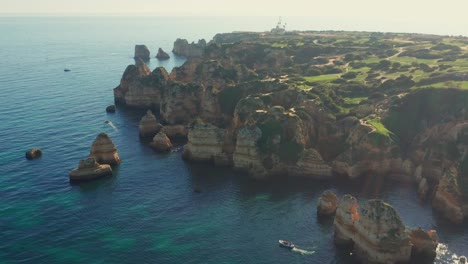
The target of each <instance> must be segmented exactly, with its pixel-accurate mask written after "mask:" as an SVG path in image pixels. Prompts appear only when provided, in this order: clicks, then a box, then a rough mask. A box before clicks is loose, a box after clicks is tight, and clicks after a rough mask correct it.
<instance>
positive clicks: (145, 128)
mask: <svg viewBox="0 0 468 264" xmlns="http://www.w3.org/2000/svg"><path fill="white" fill-rule="evenodd" d="M161 128H162V125H161V124H160V123H159V122H158V120H157V119H156V116H154V115H153V112H151V110H148V111H147V112H146V115H144V116H143V117H142V118H141V120H140V124H139V126H138V129H139V130H140V136H141V137H154V136H155V135H156V134H157V133H158V132H159V131H160V130H161Z"/></svg>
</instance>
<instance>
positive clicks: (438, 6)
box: [0, 0, 468, 23]
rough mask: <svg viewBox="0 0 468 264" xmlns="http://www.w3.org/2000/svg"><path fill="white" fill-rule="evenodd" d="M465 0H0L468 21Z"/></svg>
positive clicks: (171, 11) (20, 7)
mask: <svg viewBox="0 0 468 264" xmlns="http://www.w3.org/2000/svg"><path fill="white" fill-rule="evenodd" d="M467 9H468V0H443V1H441V0H385V1H382V0H320V1H317V0H286V1H282V2H280V1H277V0H276V1H273V0H165V1H161V0H0V13H2V14H15V13H16V14H30V13H34V14H102V13H112V14H135V13H145V14H148V15H168V16H173V15H221V16H225V15H234V16H252V15H253V16H258V15H260V16H326V17H338V16H339V17H343V16H349V17H354V18H356V17H362V18H379V19H383V20H393V19H407V20H409V21H410V20H413V21H421V20H422V21H428V22H432V23H434V22H437V21H440V22H441V23H443V22H444V21H451V22H456V21H460V22H461V23H466V21H467V20H468V19H467V18H466V15H465V14H466V10H467Z"/></svg>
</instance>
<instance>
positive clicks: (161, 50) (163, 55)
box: [156, 48, 171, 60]
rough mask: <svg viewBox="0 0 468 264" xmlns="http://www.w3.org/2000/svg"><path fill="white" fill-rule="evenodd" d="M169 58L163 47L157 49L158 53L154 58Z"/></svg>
mask: <svg viewBox="0 0 468 264" xmlns="http://www.w3.org/2000/svg"><path fill="white" fill-rule="evenodd" d="M169 58H171V56H169V54H167V52H165V51H164V50H163V49H161V48H159V49H158V54H156V59H158V60H168V59H169Z"/></svg>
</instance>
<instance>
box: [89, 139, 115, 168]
mask: <svg viewBox="0 0 468 264" xmlns="http://www.w3.org/2000/svg"><path fill="white" fill-rule="evenodd" d="M89 157H92V158H94V159H95V160H96V162H98V163H100V164H109V165H117V164H120V158H119V154H118V153H117V148H116V147H115V145H114V143H113V142H112V140H111V139H110V137H109V136H108V135H107V134H106V133H101V134H99V135H98V136H97V137H96V139H95V140H94V142H93V145H92V146H91V152H90V154H89Z"/></svg>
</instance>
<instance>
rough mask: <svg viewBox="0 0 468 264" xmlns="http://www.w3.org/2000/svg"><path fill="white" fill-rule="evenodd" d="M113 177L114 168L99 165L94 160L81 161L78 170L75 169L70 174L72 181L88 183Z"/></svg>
mask: <svg viewBox="0 0 468 264" xmlns="http://www.w3.org/2000/svg"><path fill="white" fill-rule="evenodd" d="M109 175H112V168H111V166H110V165H107V164H103V165H101V164H99V163H97V162H96V160H95V159H94V158H87V159H84V160H80V163H79V165H78V168H76V169H73V170H72V171H71V172H70V174H69V177H70V180H71V181H87V180H93V179H97V178H101V177H104V176H109Z"/></svg>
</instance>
